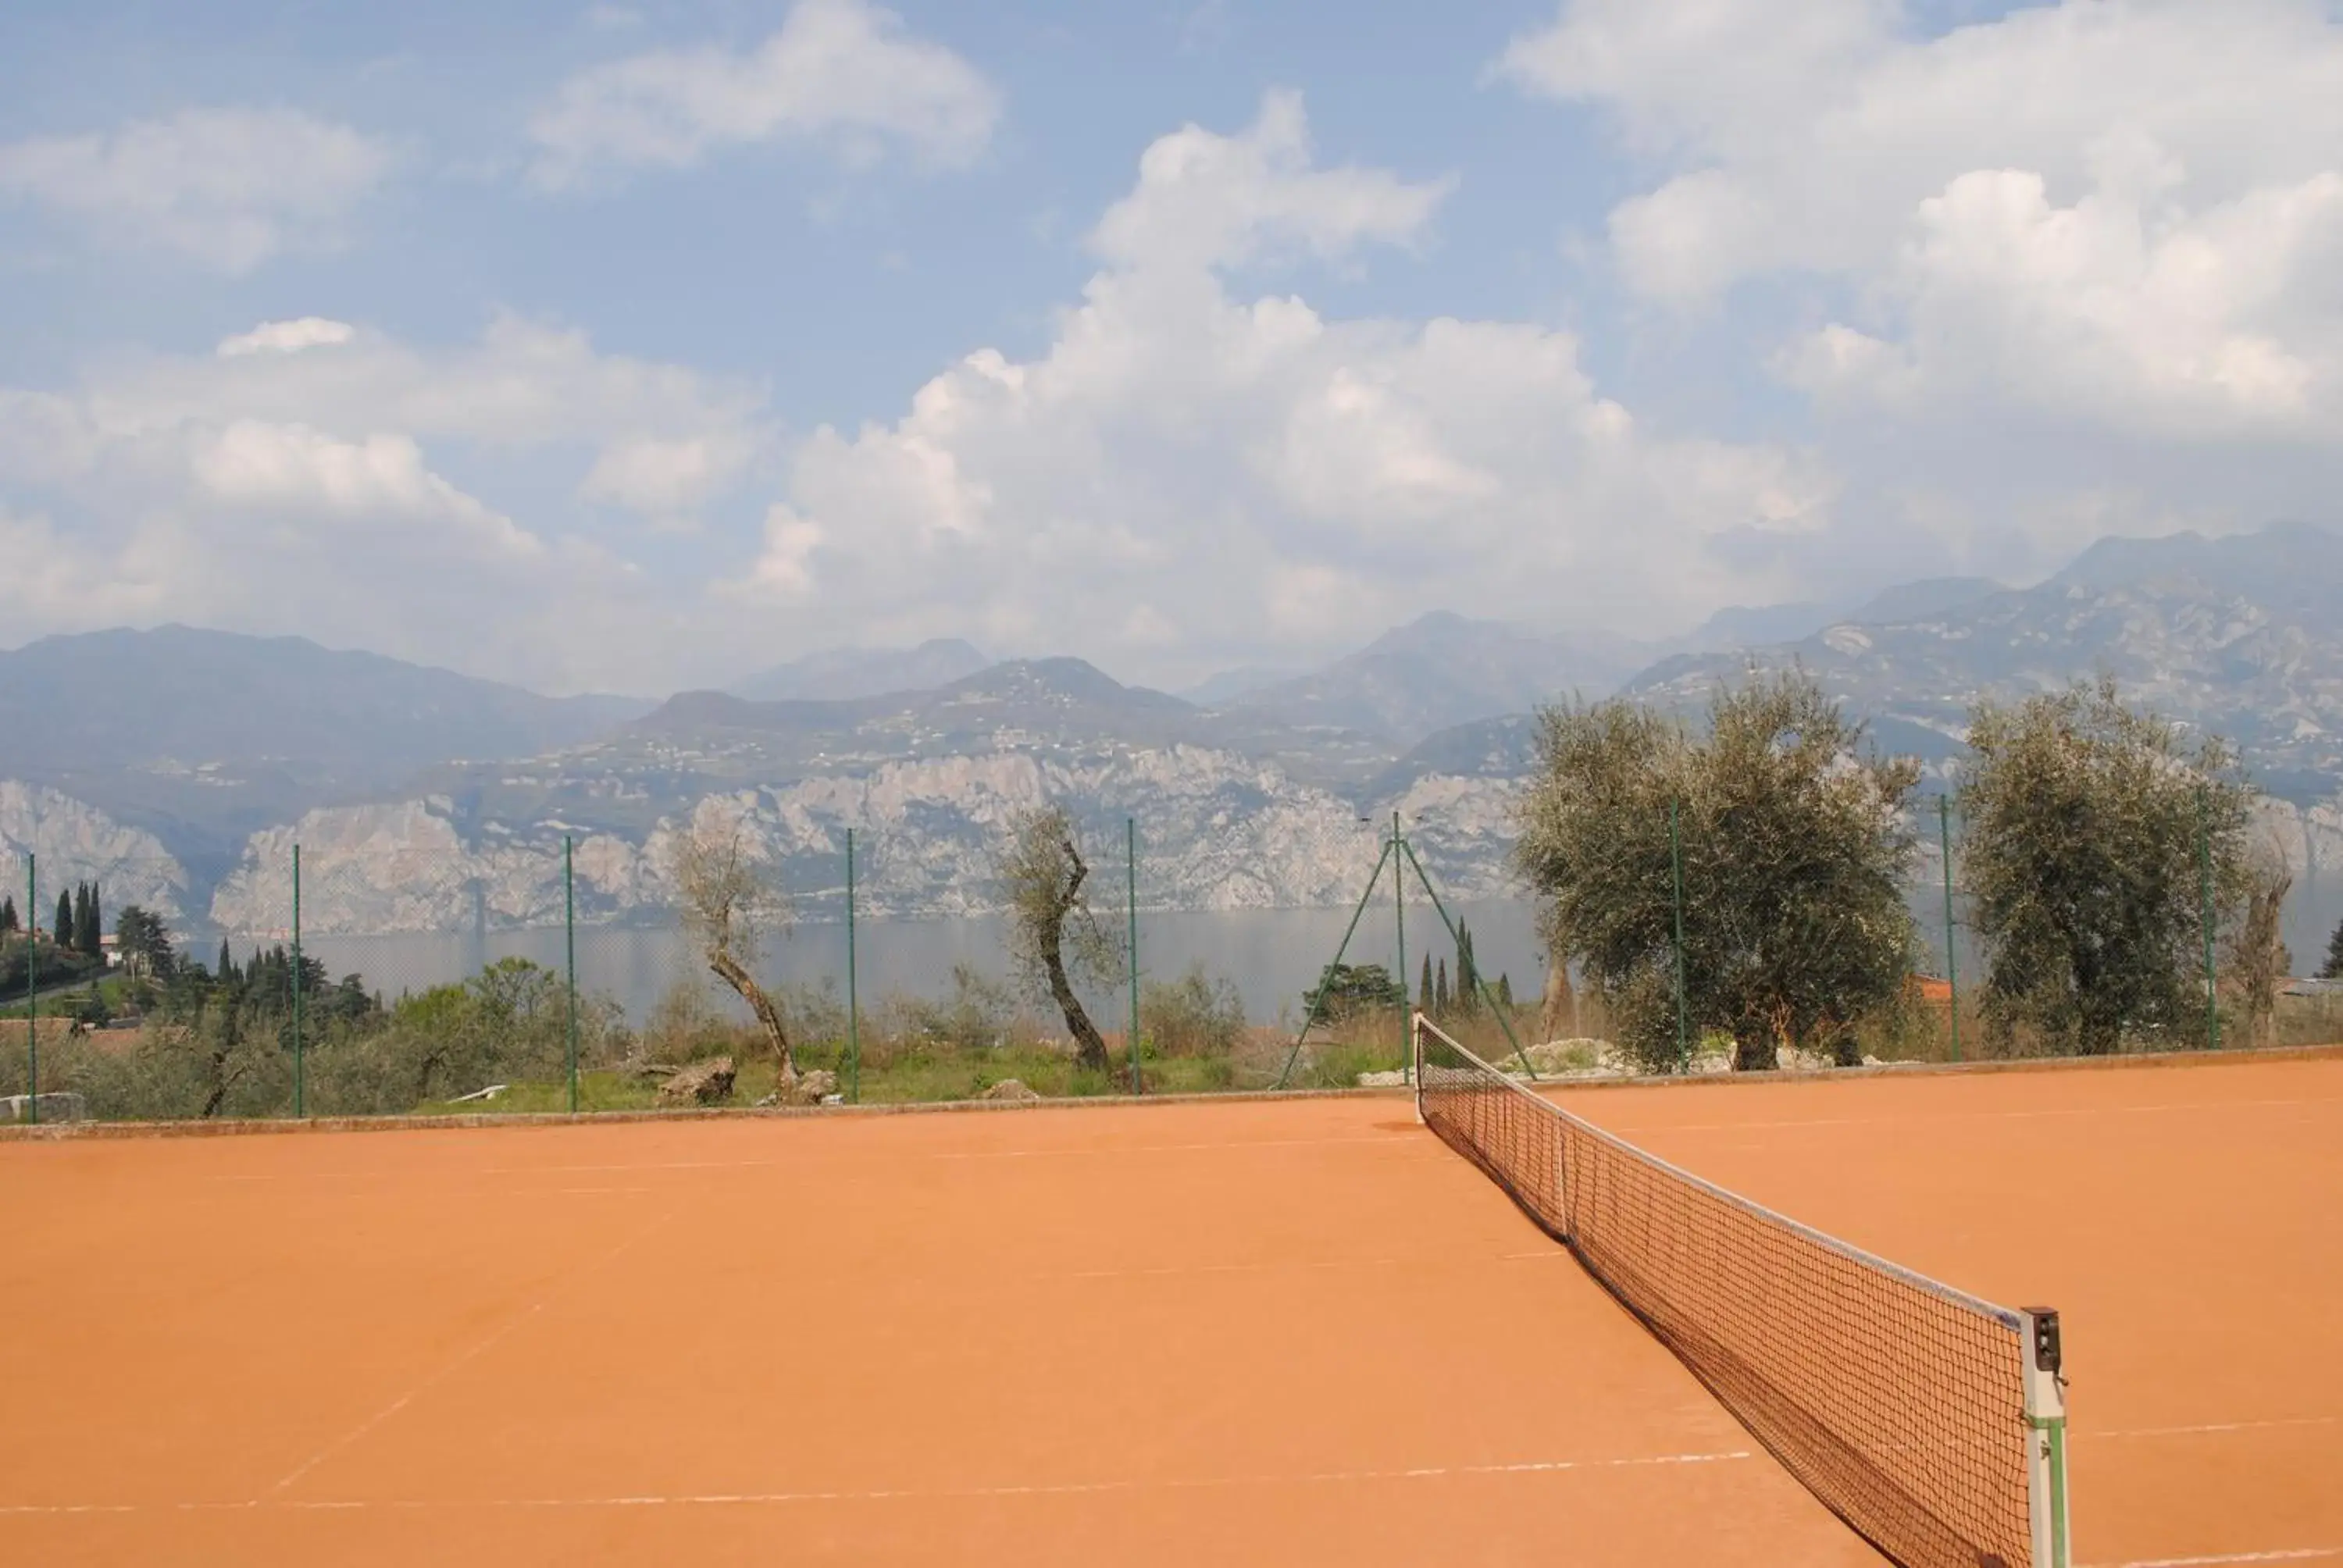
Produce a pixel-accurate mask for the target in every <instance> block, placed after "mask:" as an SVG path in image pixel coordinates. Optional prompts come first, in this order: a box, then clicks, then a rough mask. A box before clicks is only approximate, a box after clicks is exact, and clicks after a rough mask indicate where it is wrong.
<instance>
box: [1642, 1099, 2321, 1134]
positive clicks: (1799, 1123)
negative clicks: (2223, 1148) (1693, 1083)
mask: <svg viewBox="0 0 2343 1568" xmlns="http://www.w3.org/2000/svg"><path fill="white" fill-rule="evenodd" d="M2274 1105H2286V1106H2302V1105H2343V1095H2334V1094H2318V1095H2310V1096H2308V1097H2305V1098H2302V1099H2298V1100H2207V1101H2187V1102H2183V1103H2179V1104H2174V1105H2076V1106H2066V1107H2062V1108H2058V1109H2055V1110H2041V1111H1925V1112H1919V1113H1913V1114H1906V1115H1899V1116H1814V1117H1785V1118H1784V1119H1782V1120H1780V1121H1644V1122H1612V1121H1605V1122H1604V1123H1603V1127H1604V1131H1609V1132H1615V1133H1617V1134H1618V1135H1619V1136H1621V1137H1623V1138H1624V1137H1625V1136H1627V1135H1628V1134H1629V1133H1643V1132H1745V1131H1754V1130H1755V1129H1758V1128H1773V1127H1910V1126H1913V1125H1915V1124H1916V1123H1919V1122H1926V1121H2039V1120H2041V1119H2043V1118H2045V1117H2052V1116H2131V1115H2137V1114H2138V1113H2140V1112H2143V1111H2196V1112H2200V1113H2201V1112H2204V1111H2227V1110H2247V1109H2259V1110H2267V1109H2268V1108H2269V1107H2271V1106H2274Z"/></svg>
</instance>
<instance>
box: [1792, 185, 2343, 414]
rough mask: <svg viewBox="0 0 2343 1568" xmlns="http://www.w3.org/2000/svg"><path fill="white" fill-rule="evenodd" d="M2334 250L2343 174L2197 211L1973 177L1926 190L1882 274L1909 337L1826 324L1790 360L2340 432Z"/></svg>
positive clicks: (1833, 391) (1850, 380) (1819, 369)
mask: <svg viewBox="0 0 2343 1568" xmlns="http://www.w3.org/2000/svg"><path fill="white" fill-rule="evenodd" d="M2338 266H2343V173H2336V172H2329V173H2327V174H2322V175H2319V176H2314V177H2313V178H2311V179H2308V180H2306V181H2303V182H2302V183H2300V184H2299V185H2296V186H2287V187H2281V188H2266V189H2261V190H2257V191H2254V192H2252V193H2251V194H2249V195H2247V196H2244V197H2242V198H2240V199H2238V200H2237V201H2233V202H2228V203H2224V204H2221V205H2220V206H2214V207H2210V208H2207V210H2205V211H2202V212H2199V213H2174V212H2169V211H2167V212H2158V211H2157V210H2156V209H2155V208H2154V207H2152V206H2150V207H2147V209H2146V210H2143V205H2142V203H2141V202H2140V201H2139V200H2138V199H2137V197H2134V196H2127V195H2126V194H2125V193H2123V192H2122V191H2120V190H2119V189H2109V188H2107V187H2105V186H2102V187H2100V188H2098V189H2097V190H2094V191H2093V192H2092V193H2091V194H2089V195H2087V196H2084V197H2082V198H2081V199H2080V200H2079V201H2077V202H2076V203H2074V204H2073V205H2071V206H2055V205H2054V204H2053V203H2052V202H2051V200H2050V198H2049V196H2048V194H2047V191H2046V187H2045V184H2044V181H2043V179H2042V177H2041V176H2038V175H2035V174H2031V173H2025V172H2020V171H2016V170H1989V171H1979V172H1976V173H1974V174H1967V175H1963V176H1961V177H1960V178H1958V179H1956V180H1955V181H1954V182H1953V183H1952V184H1951V185H1950V186H1947V187H1946V189H1945V191H1944V193H1943V194H1942V195H1941V196H1933V197H1931V198H1929V199H1928V200H1927V201H1925V202H1923V203H1922V204H1921V205H1920V209H1919V212H1918V214H1917V216H1916V218H1915V221H1914V226H1913V235H1912V237H1911V240H1910V242H1909V243H1908V244H1907V246H1906V248H1905V250H1904V251H1903V253H1902V254H1901V255H1900V256H1898V258H1897V259H1896V262H1895V263H1894V264H1893V266H1891V267H1890V268H1889V270H1888V272H1887V274H1886V276H1885V280H1884V283H1883V286H1882V293H1883V295H1884V297H1885V298H1887V299H1889V300H1891V301H1892V302H1893V303H1894V306H1895V315H1896V318H1897V320H1898V322H1899V323H1900V325H1901V327H1902V329H1903V330H1902V335H1901V338H1900V340H1897V339H1883V338H1881V337H1874V336H1872V335H1870V334H1867V333H1864V332H1861V331H1858V330H1857V329H1855V328H1854V327H1848V326H1845V325H1844V324H1841V323H1832V324H1830V325H1828V326H1826V327H1823V328H1822V329H1820V330H1819V331H1818V332H1816V333H1815V335H1813V336H1812V337H1810V338H1808V339H1806V340H1805V342H1804V343H1803V344H1801V345H1798V346H1796V347H1795V348H1794V349H1793V351H1792V353H1791V354H1790V356H1789V357H1788V360H1787V363H1788V366H1789V368H1790V373H1791V375H1792V378H1793V379H1794V380H1796V381H1798V382H1800V383H1801V384H1803V385H1805V386H1806V387H1809V388H1811V389H1813V390H1815V391H1816V392H1819V393H1822V394H1825V395H1826V396H1830V397H1863V398H1868V399H1871V400H1875V401H1878V402H1882V403H1886V404H1890V405H1894V406H1896V407H1902V408H1904V409H1906V410H1907V411H1909V410H1912V409H1914V408H1916V407H1917V406H1918V405H1921V404H1923V403H1925V402H1926V401H1929V400H1949V399H1969V400H1980V399H1985V400H1991V401H1994V402H1996V403H2000V404H2003V405H2005V406H2006V405H2007V404H2010V403H2012V402H2016V403H2020V404H2023V405H2025V406H2029V407H2035V408H2038V409H2042V410H2046V411H2048V412H2052V413H2057V414H2063V415H2066V416H2068V417H2084V418H2088V419H2091V420H2093V421H2095V422H2097V423H2099V424H2102V425H2105V426H2108V427H2116V428H2119V429H2126V430H2130V431H2133V432H2135V433H2137V434H2141V435H2147V436H2161V437H2166V438H2180V439H2191V440H2198V441H2215V440H2221V439H2225V438H2232V437H2239V436H2255V435H2262V436H2272V435H2275V436H2298V437H2308V438H2314V439H2324V438H2331V437H2334V436H2336V435H2338V434H2343V317H2337V316H2334V315H2324V316H2323V318H2322V313H2320V312H2318V311H2315V310H2306V309H2304V308H2302V307H2303V306H2304V305H2305V304H2306V303H2308V301H2310V300H2311V299H2313V298H2315V297H2316V295H2317V294H2318V291H2320V290H2322V289H2326V288H2328V286H2329V284H2330V280H2331V279H2332V278H2333V277H2334V276H2336V269H2337V268H2338Z"/></svg>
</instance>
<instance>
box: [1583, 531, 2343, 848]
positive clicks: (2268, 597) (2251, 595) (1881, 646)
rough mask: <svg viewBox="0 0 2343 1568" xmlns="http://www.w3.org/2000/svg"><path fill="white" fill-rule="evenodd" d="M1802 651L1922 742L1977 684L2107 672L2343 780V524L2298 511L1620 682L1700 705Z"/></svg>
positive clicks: (1945, 726) (2267, 750)
mask: <svg viewBox="0 0 2343 1568" xmlns="http://www.w3.org/2000/svg"><path fill="white" fill-rule="evenodd" d="M1800 667H1802V668H1805V669H1806V670H1807V671H1808V672H1810V673H1811V674H1813V675H1814V676H1815V678H1817V679H1819V680H1820V681H1821V682H1822V683H1823V685H1824V686H1825V689H1828V690H1830V691H1831V692H1832V693H1834V694H1835V695H1836V696H1838V697H1840V698H1842V699H1845V702H1846V703H1847V705H1848V707H1849V708H1850V709H1853V710H1854V711H1855V712H1856V713H1857V714H1859V715H1862V716H1863V717H1865V718H1868V719H1874V720H1875V721H1876V724H1875V728H1876V729H1877V730H1878V731H1879V733H1880V739H1882V741H1883V743H1885V744H1887V745H1889V746H1891V747H1896V748H1900V749H1914V750H1926V749H1928V748H1927V746H1926V736H1928V735H1934V736H1936V737H1939V738H1941V740H1940V746H1941V749H1944V750H1946V751H1949V750H1951V749H1956V748H1957V746H1958V744H1959V739H1958V738H1959V737H1960V736H1961V734H1962V733H1963V732H1964V729H1965V727H1966V720H1967V714H1968V710H1969V709H1970V707H1971V706H1972V705H1973V704H1974V703H1975V702H1976V701H1977V700H1978V699H1980V698H1994V699H2000V700H2005V701H2006V700H2016V699H2022V698H2024V697H2026V696H2027V695H2030V694H2033V693H2036V692H2041V691H2049V690H2056V689H2060V688H2063V687H2065V686H2066V685H2067V684H2068V683H2069V682H2070V681H2072V680H2074V679H2076V678H2079V677H2088V676H2092V675H2095V674H2098V673H2102V672H2104V673H2106V674H2109V675H2113V676H2114V677H2115V678H2117V680H2118V681H2120V682H2121V683H2122V685H2123V687H2124V689H2125V690H2126V692H2127V694H2128V695H2129V696H2130V697H2131V698H2132V699H2134V700H2136V701H2138V702H2141V703H2143V704H2145V705H2147V706H2148V707H2150V708H2153V709H2157V710H2158V711H2160V712H2163V713H2165V714H2167V715H2169V716H2171V717H2172V718H2175V719H2181V720H2183V721H2185V722H2187V723H2189V724H2192V725H2196V726H2198V727H2201V728H2204V729H2209V730H2211V731H2213V732H2215V733H2217V734H2220V735H2223V736H2226V737H2227V738H2229V739H2232V740H2233V741H2235V742H2236V743H2237V745H2238V747H2239V748H2240V749H2241V750H2242V752H2243V753H2244V756H2245V758H2246V760H2247V764H2248V766H2249V767H2250V768H2251V769H2253V771H2254V774H2255V776H2256V779H2257V780H2258V782H2259V783H2260V784H2261V786H2262V787H2263V788H2264V789H2267V790H2268V791H2270V792H2271V793H2273V794H2276V795H2278V796H2280V797H2282V798H2285V799H2291V800H2295V801H2298V802H2301V803H2309V802H2313V801H2317V800H2320V799H2325V798H2327V797H2328V796H2330V795H2332V794H2334V793H2335V792H2336V789H2337V788H2338V784H2343V535H2338V534H2335V533H2333V532H2330V531H2328V530H2327V529H2324V528H2316V527H2312V526H2309V525H2301V524H2293V525H2278V526H2274V527H2272V528H2265V529H2263V530H2261V531H2260V532H2258V533H2254V534H2246V535H2239V536H2236V537H2234V538H2224V539H2207V538H2201V537H2199V536H2197V535H2194V534H2182V535H2177V536H2174V537H2172V538H2166V539H2109V540H2102V541H2101V542H2100V543H2099V544H2097V545H2095V546H2093V547H2092V548H2091V549H2089V550H2087V551H2086V552H2085V553H2084V554H2083V556H2082V557H2080V558H2078V559H2077V561H2076V562H2075V563H2074V565H2072V566H2070V567H2069V568H2066V570H2065V571H2062V572H2060V573H2058V574H2057V575H2056V576H2055V577H2053V578H2050V579H2048V580H2047V581H2046V582H2044V583H2042V584H2040V585H2039V586H2037V587H2035V588H2016V589H2003V590H2000V591H1997V592H1993V593H1988V594H1986V595H1985V596H1984V597H1982V598H1972V599H1967V600H1966V601H1965V602H1956V603H1955V604H1953V605H1951V606H1947V607H1943V608H1937V609H1936V610H1935V611H1934V612H1932V613H1926V614H1923V615H1919V616H1916V617H1914V618H1910V619H1906V620H1902V621H1896V622H1887V623H1875V624H1862V623H1856V622H1852V621H1843V622H1840V623H1838V624H1836V625H1834V626H1831V627H1829V628H1825V629H1824V630H1822V631H1820V632H1818V633H1816V634H1815V636H1813V637H1809V638H1804V639H1803V640H1800V641H1797V642H1794V643H1789V644H1785V645H1777V646H1775V647H1771V648H1759V649H1752V650H1748V651H1746V652H1744V653H1737V654H1727V655H1718V654H1705V655H1686V656H1683V657H1679V658H1673V659H1668V660H1664V661H1663V662H1662V663H1660V664H1658V665H1655V666H1654V667H1653V668H1651V669H1649V670H1646V671H1644V673H1643V674H1642V675H1639V676H1637V677H1636V678H1634V680H1632V681H1630V682H1628V684H1627V686H1626V687H1625V690H1626V692H1627V693H1629V694H1630V695H1634V696H1640V697H1647V698H1653V699H1660V700H1667V701H1674V702H1677V703H1680V704H1683V705H1685V706H1693V705H1696V704H1699V703H1703V702H1704V701H1705V700H1706V699H1707V695H1708V693H1709V692H1711V691H1713V690H1714V689H1715V687H1716V685H1717V683H1718V682H1720V681H1726V680H1733V679H1736V678H1741V677H1742V676H1743V675H1745V673H1746V672H1747V671H1748V670H1750V669H1752V668H1755V669H1784V668H1800ZM1907 727H1908V728H1907Z"/></svg>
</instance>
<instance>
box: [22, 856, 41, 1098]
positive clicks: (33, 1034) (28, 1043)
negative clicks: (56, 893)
mask: <svg viewBox="0 0 2343 1568" xmlns="http://www.w3.org/2000/svg"><path fill="white" fill-rule="evenodd" d="M25 1090H26V1091H27V1092H26V1094H25V1105H26V1107H27V1108H29V1111H30V1114H31V1118H32V1120H33V1121H35V1123H37V1122H38V1121H40V1120H41V862H40V857H39V856H37V855H35V854H34V853H33V851H31V850H30V849H27V850H25Z"/></svg>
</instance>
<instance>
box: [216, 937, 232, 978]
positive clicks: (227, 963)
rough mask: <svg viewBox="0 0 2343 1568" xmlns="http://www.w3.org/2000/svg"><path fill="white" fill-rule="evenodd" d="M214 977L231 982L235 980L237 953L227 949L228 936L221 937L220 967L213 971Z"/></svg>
mask: <svg viewBox="0 0 2343 1568" xmlns="http://www.w3.org/2000/svg"><path fill="white" fill-rule="evenodd" d="M212 978H213V979H215V980H221V981H223V982H226V983H229V984H233V983H234V982H235V980H236V955H235V954H233V953H231V952H229V951H228V950H227V939H226V937H222V938H221V939H220V956H219V968H218V969H216V970H213V971H212Z"/></svg>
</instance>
